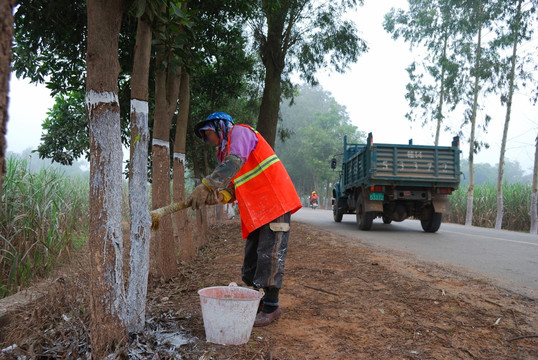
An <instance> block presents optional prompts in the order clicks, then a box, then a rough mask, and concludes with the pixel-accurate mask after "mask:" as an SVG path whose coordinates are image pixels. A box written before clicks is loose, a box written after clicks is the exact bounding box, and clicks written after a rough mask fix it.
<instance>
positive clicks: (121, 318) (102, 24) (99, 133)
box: [86, 0, 127, 359]
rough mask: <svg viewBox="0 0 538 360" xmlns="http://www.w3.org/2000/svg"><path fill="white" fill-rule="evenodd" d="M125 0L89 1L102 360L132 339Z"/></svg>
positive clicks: (96, 336) (93, 256) (93, 282)
mask: <svg viewBox="0 0 538 360" xmlns="http://www.w3.org/2000/svg"><path fill="white" fill-rule="evenodd" d="M122 4H123V2H122V1H121V0H89V1H88V2H87V12H88V45H87V47H88V50H87V55H86V56H87V57H86V62H87V67H88V77H87V84H86V86H87V88H86V109H87V114H88V121H89V127H90V234H89V248H90V291H89V294H90V338H91V344H92V357H93V358H96V359H102V358H104V357H105V355H106V354H107V353H109V352H110V351H112V350H113V349H114V348H115V347H116V346H118V345H119V344H121V343H122V342H124V341H125V339H126V338H127V336H126V335H127V332H126V327H125V317H126V316H125V291H124V279H123V265H122V264H123V239H122V227H121V220H122V216H121V205H122V161H123V153H122V149H121V127H120V107H119V102H118V88H117V82H118V75H119V71H120V66H119V61H118V38H119V32H120V25H121V17H122V13H123V7H122Z"/></svg>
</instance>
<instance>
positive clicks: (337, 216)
mask: <svg viewBox="0 0 538 360" xmlns="http://www.w3.org/2000/svg"><path fill="white" fill-rule="evenodd" d="M343 216H344V214H343V213H341V212H339V211H338V205H336V204H335V205H333V219H334V221H335V222H337V223H339V222H342V217H343Z"/></svg>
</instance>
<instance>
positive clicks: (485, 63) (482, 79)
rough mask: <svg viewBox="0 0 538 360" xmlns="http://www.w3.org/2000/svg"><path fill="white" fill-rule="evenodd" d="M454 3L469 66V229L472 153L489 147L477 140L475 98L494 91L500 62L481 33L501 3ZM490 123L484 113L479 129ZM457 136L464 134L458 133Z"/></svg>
mask: <svg viewBox="0 0 538 360" xmlns="http://www.w3.org/2000/svg"><path fill="white" fill-rule="evenodd" d="M449 1H453V3H454V11H457V12H460V13H462V14H463V16H462V21H461V26H460V27H459V31H460V33H461V35H462V39H463V40H462V41H463V42H464V46H463V47H462V54H463V56H465V57H466V59H467V62H468V64H469V67H470V68H469V76H470V78H471V81H470V85H469V86H468V87H467V88H466V94H465V98H466V101H465V105H466V106H467V107H468V108H467V110H466V111H465V115H464V121H463V125H462V128H463V126H465V125H469V126H470V128H471V129H470V132H469V188H468V192H467V208H466V215H465V225H467V226H471V225H472V219H473V202H474V169H473V166H474V154H476V153H478V152H479V151H480V149H481V148H482V147H486V148H487V147H489V145H488V144H487V143H486V142H485V141H482V140H478V138H477V136H476V131H477V126H479V124H477V115H478V112H479V110H481V109H482V107H481V106H480V103H479V96H481V95H485V94H489V93H491V92H494V91H496V89H497V87H496V83H497V79H498V77H499V73H500V67H501V63H500V60H499V54H498V53H497V51H496V49H495V48H494V47H491V46H487V45H488V44H487V43H486V44H484V43H483V40H484V35H483V32H484V31H488V32H491V31H493V29H494V27H495V21H496V20H497V19H498V18H499V16H500V15H501V14H502V11H503V7H502V1H485V0H449ZM490 120H491V116H490V115H489V114H485V118H484V121H483V124H482V125H480V126H481V128H482V129H483V130H484V131H486V132H487V126H488V124H489V122H490ZM460 135H462V136H463V135H464V134H463V133H461V134H460Z"/></svg>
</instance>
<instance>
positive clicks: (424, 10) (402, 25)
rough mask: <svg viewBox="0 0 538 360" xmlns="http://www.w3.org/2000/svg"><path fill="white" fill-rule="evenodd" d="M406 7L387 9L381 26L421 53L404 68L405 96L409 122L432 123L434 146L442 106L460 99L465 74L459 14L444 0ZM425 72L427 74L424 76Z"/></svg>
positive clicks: (419, 0) (427, 0)
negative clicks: (406, 78)
mask: <svg viewBox="0 0 538 360" xmlns="http://www.w3.org/2000/svg"><path fill="white" fill-rule="evenodd" d="M408 4H409V10H407V11H404V10H402V9H394V8H393V9H391V10H390V11H389V12H388V13H387V14H386V15H385V19H384V21H383V28H384V29H385V31H387V32H388V33H390V34H392V38H393V39H395V40H396V39H398V38H400V37H401V38H403V39H404V40H405V41H406V42H408V43H409V44H410V47H411V48H415V49H417V50H419V52H421V51H423V52H424V57H423V58H422V59H421V60H420V62H418V63H417V62H416V61H414V62H413V63H411V64H410V65H409V67H408V68H407V72H408V74H409V79H410V81H409V83H408V84H407V86H406V89H407V94H406V95H405V97H406V99H407V100H408V102H409V107H410V110H409V112H408V113H407V114H406V117H407V119H408V120H410V121H415V120H417V119H421V121H422V126H425V125H426V124H427V123H428V122H429V121H432V122H434V123H435V129H436V130H435V145H438V144H439V134H440V132H441V125H442V123H443V119H444V118H445V111H446V110H445V109H444V106H445V105H448V106H450V108H449V111H452V110H454V108H455V107H456V106H457V105H458V103H459V102H460V101H461V97H462V91H463V89H464V88H465V85H464V83H465V81H466V79H467V76H465V75H464V71H465V59H463V58H462V57H461V56H460V52H461V49H460V47H461V45H462V43H461V41H460V40H461V37H460V34H459V32H458V26H459V22H460V20H461V13H460V12H457V11H454V6H453V4H452V3H451V2H450V1H446V0H435V1H430V0H409V1H408ZM424 75H428V77H426V78H425V77H424Z"/></svg>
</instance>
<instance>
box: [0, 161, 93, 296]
mask: <svg viewBox="0 0 538 360" xmlns="http://www.w3.org/2000/svg"><path fill="white" fill-rule="evenodd" d="M88 194H89V184H88V179H87V178H66V177H64V176H63V175H62V174H61V172H60V171H58V170H57V169H54V168H42V169H41V170H40V171H39V172H32V171H30V170H29V166H28V162H27V160H26V159H21V158H18V157H16V156H11V157H9V158H8V159H7V172H6V173H5V175H4V181H3V184H2V209H1V213H2V217H1V218H0V298H1V297H3V296H6V295H8V294H10V293H12V292H14V291H17V288H18V287H20V286H24V285H26V284H27V283H28V282H29V281H31V280H32V279H33V278H34V277H36V276H43V275H46V274H47V272H48V271H50V270H51V269H52V268H53V266H54V265H56V264H57V263H58V262H59V261H61V260H62V258H63V257H65V255H67V254H68V251H69V249H70V248H71V247H72V245H73V241H76V242H77V244H78V246H80V243H81V242H82V240H81V238H85V237H86V234H87V228H88V210H89V206H88Z"/></svg>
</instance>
